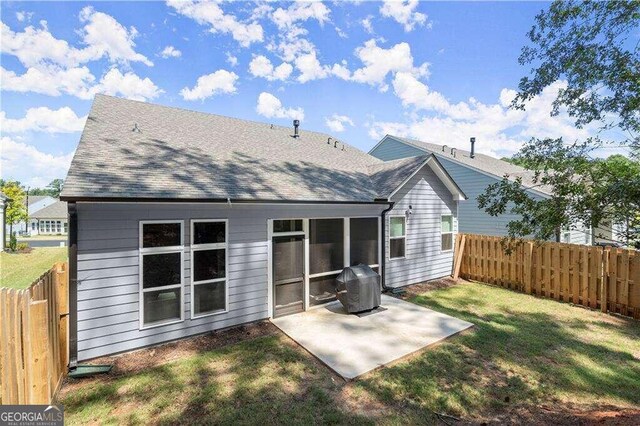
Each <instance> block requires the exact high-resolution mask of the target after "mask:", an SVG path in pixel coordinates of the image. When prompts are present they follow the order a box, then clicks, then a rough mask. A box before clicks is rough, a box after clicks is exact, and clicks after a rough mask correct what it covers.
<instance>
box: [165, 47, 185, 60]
mask: <svg viewBox="0 0 640 426" xmlns="http://www.w3.org/2000/svg"><path fill="white" fill-rule="evenodd" d="M160 56H162V57H163V58H165V59H167V58H179V57H180V56H182V52H181V51H180V50H178V49H176V48H175V47H173V46H167V47H165V48H164V49H163V50H162V52H160Z"/></svg>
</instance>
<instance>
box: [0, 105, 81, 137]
mask: <svg viewBox="0 0 640 426" xmlns="http://www.w3.org/2000/svg"><path fill="white" fill-rule="evenodd" d="M86 119H87V117H86V116H84V117H78V116H77V115H76V113H75V112H73V110H72V109H71V108H69V107H62V108H60V109H58V110H51V109H49V108H47V107H39V108H29V109H28V110H27V113H26V115H25V116H24V117H23V118H17V119H14V118H7V117H6V113H5V112H4V111H1V112H0V127H2V131H3V132H4V133H22V132H27V131H36V132H47V133H74V132H79V131H81V130H82V128H83V127H84V122H85V121H86Z"/></svg>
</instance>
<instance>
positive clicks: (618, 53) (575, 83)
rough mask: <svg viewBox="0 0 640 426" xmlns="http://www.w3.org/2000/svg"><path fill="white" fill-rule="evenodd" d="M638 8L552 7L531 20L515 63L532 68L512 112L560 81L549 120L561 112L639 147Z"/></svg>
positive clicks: (631, 3) (633, 0)
mask: <svg viewBox="0 0 640 426" xmlns="http://www.w3.org/2000/svg"><path fill="white" fill-rule="evenodd" d="M639 27H640V2H639V1H637V0H626V1H622V0H619V1H611V2H600V1H585V2H580V1H575V0H572V1H554V2H553V3H552V4H551V6H550V7H549V9H548V10H546V11H542V12H540V13H539V14H538V15H537V16H536V21H535V25H534V26H533V28H531V30H530V31H529V33H528V37H529V40H530V41H531V44H530V45H529V46H525V47H524V48H523V49H522V53H521V55H520V58H519V61H520V63H521V64H522V65H533V66H534V68H533V70H532V73H531V76H526V77H523V78H522V79H521V80H520V83H519V86H518V88H519V93H518V95H517V96H516V98H515V99H514V102H513V105H514V106H515V107H516V108H519V109H524V108H525V107H526V103H527V101H529V100H531V99H532V98H533V97H535V96H537V95H539V94H540V93H542V91H543V90H544V89H545V88H546V87H548V86H550V85H551V84H553V83H555V82H556V81H558V80H560V79H562V80H566V81H567V87H566V88H565V89H562V90H561V91H560V92H559V94H558V96H557V98H556V100H555V102H554V106H553V111H552V113H553V114H558V112H559V109H560V107H566V108H567V110H568V112H569V114H570V115H571V116H572V117H574V118H575V119H576V125H577V126H578V127H582V126H584V125H585V124H588V123H591V122H599V123H601V126H602V128H610V127H614V126H616V127H619V128H621V129H622V130H624V131H625V132H628V133H629V142H631V144H632V145H634V146H635V147H636V149H638V147H639V146H640V139H639V134H640V44H639V40H638V28H639Z"/></svg>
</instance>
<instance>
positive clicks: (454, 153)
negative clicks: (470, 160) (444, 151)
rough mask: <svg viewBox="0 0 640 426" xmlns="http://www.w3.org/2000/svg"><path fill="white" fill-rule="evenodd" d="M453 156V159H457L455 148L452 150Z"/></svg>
mask: <svg viewBox="0 0 640 426" xmlns="http://www.w3.org/2000/svg"><path fill="white" fill-rule="evenodd" d="M451 155H452V156H453V157H455V156H456V149H455V148H451Z"/></svg>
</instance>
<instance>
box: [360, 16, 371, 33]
mask: <svg viewBox="0 0 640 426" xmlns="http://www.w3.org/2000/svg"><path fill="white" fill-rule="evenodd" d="M372 19H373V16H372V15H367V17H366V18H364V19H363V20H361V21H360V23H361V24H362V27H363V28H364V30H365V31H366V32H367V33H368V34H373V32H374V31H373V24H372V23H371V20H372Z"/></svg>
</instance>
